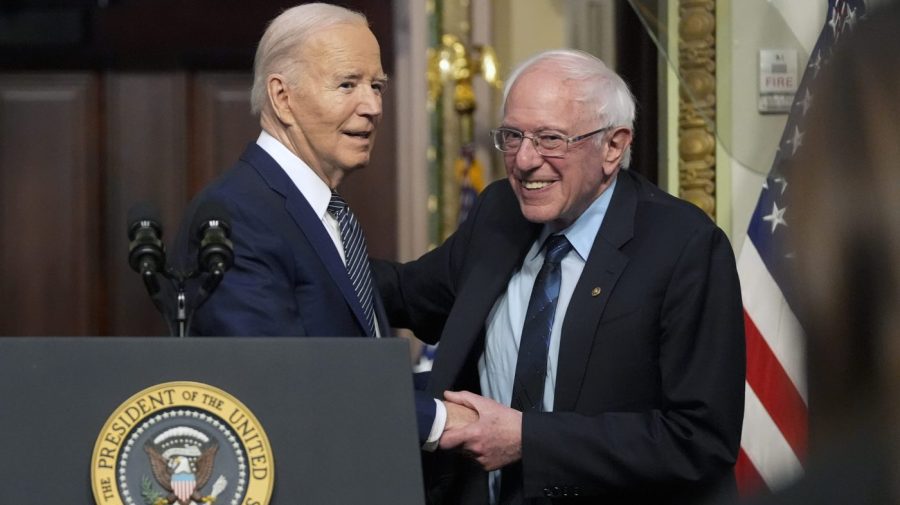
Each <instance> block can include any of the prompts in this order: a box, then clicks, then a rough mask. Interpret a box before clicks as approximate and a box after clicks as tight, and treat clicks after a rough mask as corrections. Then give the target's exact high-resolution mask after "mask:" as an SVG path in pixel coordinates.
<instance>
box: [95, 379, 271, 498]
mask: <svg viewBox="0 0 900 505" xmlns="http://www.w3.org/2000/svg"><path fill="white" fill-rule="evenodd" d="M274 478H275V467H274V462H273V459H272V448H271V447H270V446H269V440H268V438H267V437H266V434H265V432H264V431H263V429H262V426H261V425H260V423H259V421H258V420H257V419H256V417H255V416H254V415H253V414H252V413H251V412H250V411H249V410H248V409H247V407H245V406H244V404H242V403H241V402H240V401H238V400H237V399H236V398H234V397H233V396H231V395H230V394H228V393H226V392H225V391H222V390H220V389H217V388H215V387H212V386H209V385H206V384H200V383H197V382H167V383H165V384H159V385H156V386H153V387H150V388H147V389H145V390H143V391H141V392H139V393H137V394H135V395H134V396H132V397H131V398H129V399H128V400H127V401H125V402H124V403H123V404H122V405H120V406H119V408H118V409H117V410H116V411H115V412H113V413H112V415H111V416H110V417H109V419H107V421H106V424H105V425H104V426H103V429H102V431H101V432H100V435H99V436H98V437H97V442H96V444H95V445H94V453H93V456H92V457H91V485H92V487H93V490H94V499H95V500H96V502H97V504H98V505H173V504H177V505H208V504H217V505H267V504H268V503H269V498H270V497H271V495H272V487H273V485H274Z"/></svg>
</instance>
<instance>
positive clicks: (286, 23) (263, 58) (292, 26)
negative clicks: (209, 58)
mask: <svg viewBox="0 0 900 505" xmlns="http://www.w3.org/2000/svg"><path fill="white" fill-rule="evenodd" d="M340 24H351V25H360V26H365V27H368V26H369V21H368V20H367V19H366V17H365V16H364V15H363V14H361V13H359V12H355V11H352V10H349V9H345V8H343V7H338V6H337V5H331V4H326V3H310V4H303V5H297V6H295V7H291V8H290V9H287V10H286V11H284V12H282V13H281V14H280V15H278V17H276V18H275V19H273V20H272V22H271V23H269V26H268V28H266V32H265V33H264V34H263V36H262V39H261V40H260V41H259V46H257V48H256V58H255V59H254V61H253V88H252V89H251V91H250V109H251V110H252V111H253V113H254V114H259V113H260V112H261V111H262V109H263V105H264V104H265V102H266V94H267V93H266V78H267V77H268V76H269V75H271V74H276V73H281V74H284V75H285V76H286V77H288V78H290V79H292V80H293V78H294V77H296V75H297V74H296V72H297V71H298V70H299V69H298V68H297V66H298V65H299V62H297V61H296V59H294V56H295V54H294V51H295V50H296V49H297V48H298V47H299V46H301V45H302V44H303V43H304V42H305V41H306V39H308V38H309V36H310V35H312V34H313V33H314V32H315V31H317V30H320V29H322V28H328V27H331V26H334V25H340Z"/></svg>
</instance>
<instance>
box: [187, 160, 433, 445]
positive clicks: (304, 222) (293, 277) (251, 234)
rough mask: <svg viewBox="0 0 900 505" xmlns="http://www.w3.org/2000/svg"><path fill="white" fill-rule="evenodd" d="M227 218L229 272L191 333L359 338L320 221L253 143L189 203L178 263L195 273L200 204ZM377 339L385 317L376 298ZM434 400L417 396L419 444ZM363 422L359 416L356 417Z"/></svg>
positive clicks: (351, 297) (356, 306)
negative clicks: (215, 207)
mask: <svg viewBox="0 0 900 505" xmlns="http://www.w3.org/2000/svg"><path fill="white" fill-rule="evenodd" d="M207 201H215V202H217V203H218V204H220V205H222V206H223V207H224V208H225V209H226V210H227V211H228V213H229V214H230V225H231V240H232V241H233V243H234V256H235V258H234V266H233V267H232V268H231V269H230V270H229V271H228V272H227V273H226V274H225V277H224V279H223V280H222V282H221V284H219V286H218V288H217V289H216V290H215V291H214V292H213V294H212V296H210V298H209V300H208V301H207V302H206V303H205V304H203V305H202V306H201V307H200V308H199V309H197V311H196V313H195V314H194V317H193V321H192V325H191V332H192V333H193V334H195V335H211V336H312V337H365V336H370V337H371V336H373V335H370V334H369V329H368V324H367V322H366V319H365V316H364V314H363V309H362V306H361V305H360V303H359V300H358V298H357V296H356V292H355V291H354V289H353V284H352V283H351V281H350V278H349V276H348V275H347V269H346V267H345V266H344V263H343V262H342V261H341V258H340V255H339V253H338V251H337V248H336V247H335V245H334V242H333V241H332V240H331V237H330V236H329V235H328V232H327V231H325V227H324V226H323V225H322V221H321V220H320V218H319V216H317V215H316V213H315V212H314V211H313V209H312V207H311V206H310V205H309V202H307V200H306V198H304V197H303V194H302V193H301V192H300V190H298V189H297V187H296V186H295V185H294V183H293V181H291V179H290V177H288V175H287V173H286V172H285V171H284V170H283V169H282V168H281V167H280V166H279V165H278V163H276V162H275V160H274V159H272V157H271V156H269V155H268V154H267V153H266V152H265V151H264V150H263V149H262V148H261V147H259V146H258V145H256V144H255V143H251V144H250V145H248V146H247V148H246V150H245V151H244V153H243V154H242V155H241V159H240V160H239V161H238V162H237V163H236V164H235V165H234V166H233V167H232V168H231V169H229V170H228V171H226V172H225V173H224V174H222V176H221V177H219V178H218V179H216V180H215V181H214V182H213V183H211V184H210V185H209V186H207V187H206V188H204V190H203V191H202V192H201V193H200V194H199V195H197V197H196V198H194V200H193V202H191V205H190V206H189V208H188V210H187V212H186V214H185V218H184V222H183V223H182V226H181V231H180V233H179V238H178V241H177V244H176V254H177V258H178V260H177V261H178V263H179V264H181V265H182V268H183V269H185V270H189V269H192V268H195V267H196V258H197V251H198V248H199V246H200V243H199V242H200V240H199V238H198V237H197V236H196V234H195V233H194V231H193V230H192V228H193V226H192V223H193V221H194V215H195V213H196V212H197V210H198V208H199V207H200V205H202V203H203V202H207ZM374 298H375V299H374V303H375V315H376V317H377V319H378V323H379V331H380V333H381V335H383V336H389V335H390V334H391V333H390V328H389V326H388V325H387V316H386V314H385V312H384V307H383V304H382V302H381V298H380V297H379V296H378V293H375V296H374ZM434 412H435V405H434V400H433V399H431V398H430V397H428V396H427V395H425V394H419V395H417V396H416V413H417V422H418V427H419V440H420V441H423V442H424V441H425V439H426V438H427V436H428V433H429V431H430V430H431V425H432V424H433V421H434ZM360 414H361V415H364V414H365V413H364V412H361V413H360Z"/></svg>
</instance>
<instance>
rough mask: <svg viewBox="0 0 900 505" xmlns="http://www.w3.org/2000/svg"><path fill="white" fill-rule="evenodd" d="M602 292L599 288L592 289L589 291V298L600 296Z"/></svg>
mask: <svg viewBox="0 0 900 505" xmlns="http://www.w3.org/2000/svg"><path fill="white" fill-rule="evenodd" d="M601 291H603V290H602V289H600V288H594V289H592V290H591V296H600V292H601Z"/></svg>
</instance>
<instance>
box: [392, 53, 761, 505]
mask: <svg viewBox="0 0 900 505" xmlns="http://www.w3.org/2000/svg"><path fill="white" fill-rule="evenodd" d="M508 82H509V83H508V85H507V88H506V92H505V98H504V108H503V120H502V123H501V125H500V126H499V127H498V128H497V129H495V130H494V131H493V132H492V135H493V141H494V145H495V147H496V148H497V149H498V150H499V151H501V152H502V154H503V160H504V163H505V165H506V172H507V180H506V181H498V182H496V183H494V184H492V185H490V186H489V187H488V188H486V189H485V191H484V193H483V194H482V195H481V197H480V198H479V200H478V202H477V204H476V206H475V208H474V209H473V210H472V212H471V213H470V214H469V217H468V219H467V221H466V222H465V223H464V224H463V225H462V226H461V227H460V229H459V230H458V231H457V232H456V233H455V234H454V235H453V236H452V237H450V238H449V239H448V240H447V241H446V242H445V243H444V244H442V245H441V246H440V247H438V248H437V249H435V250H434V251H432V252H430V253H428V254H426V255H425V256H423V257H422V258H420V259H419V260H417V261H414V262H411V263H407V264H405V265H398V264H391V263H376V265H375V272H376V278H377V279H378V284H379V289H380V290H381V292H382V295H383V296H384V299H385V305H386V308H387V312H388V315H389V317H390V318H391V322H392V323H393V324H394V326H398V327H403V326H406V327H409V328H411V329H413V330H414V331H415V332H416V335H417V336H419V337H420V338H422V339H424V340H426V341H436V340H440V348H439V350H438V354H437V357H436V360H435V363H434V367H433V369H432V375H431V384H430V386H429V389H430V391H431V392H432V394H434V395H435V396H437V397H443V398H445V399H446V400H448V401H449V402H454V403H458V404H460V405H463V406H467V407H470V408H473V409H475V410H477V411H478V414H479V419H478V420H477V421H476V422H475V423H472V424H469V425H467V426H464V427H462V428H459V429H457V428H455V427H451V428H450V429H448V430H447V431H446V432H445V433H444V434H443V436H442V437H441V440H440V447H441V448H442V449H444V450H442V451H438V453H436V454H435V455H434V458H433V459H434V461H431V462H429V467H430V468H432V469H433V470H434V472H433V473H432V474H431V475H429V495H430V496H431V497H432V499H433V500H434V501H435V502H440V503H465V504H487V503H491V504H496V503H499V504H522V503H551V502H552V503H610V504H613V503H615V504H619V503H621V504H626V503H627V504H629V505H634V504H645V503H646V504H651V503H652V504H658V503H669V504H672V503H695V502H698V501H700V500H703V499H707V498H710V497H711V496H713V495H716V494H719V493H723V492H724V493H726V494H732V493H734V477H733V475H732V467H733V465H734V463H735V460H736V458H737V454H738V446H739V441H740V433H741V419H742V412H743V404H744V401H743V398H744V397H743V393H744V333H743V317H742V307H741V295H740V287H739V285H738V277H737V272H736V269H735V261H734V255H733V253H732V250H731V246H730V245H729V243H728V239H727V238H726V237H725V234H724V233H723V232H722V230H720V229H719V228H717V227H716V225H715V224H714V223H713V222H712V221H711V220H710V219H709V217H707V216H706V215H705V214H704V213H703V212H702V211H701V210H700V209H698V208H697V207H695V206H693V205H691V204H689V203H687V202H684V201H682V200H679V199H677V198H674V197H672V196H670V195H668V194H666V193H665V192H664V191H661V190H660V189H659V188H657V187H656V186H654V185H653V184H651V183H650V182H648V181H647V180H646V179H644V178H643V177H641V176H640V175H638V174H636V173H633V172H631V171H628V170H623V168H625V167H627V164H628V161H629V154H630V145H631V140H632V123H633V121H634V111H635V104H634V100H633V98H632V96H631V93H630V92H629V91H628V87H627V86H626V85H625V83H624V82H623V81H622V79H621V78H620V77H619V76H618V75H616V74H615V73H614V72H612V71H611V70H609V69H608V68H607V67H606V65H604V64H603V62H602V61H600V60H598V59H597V58H594V57H593V56H590V55H588V54H586V53H582V52H579V51H572V50H560V51H550V52H546V53H542V54H539V55H537V56H536V57H534V58H533V59H531V60H529V61H526V62H525V63H523V64H522V65H521V66H520V67H519V68H518V69H517V70H516V71H514V72H513V74H512V76H511V78H510V79H509V80H508Z"/></svg>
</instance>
